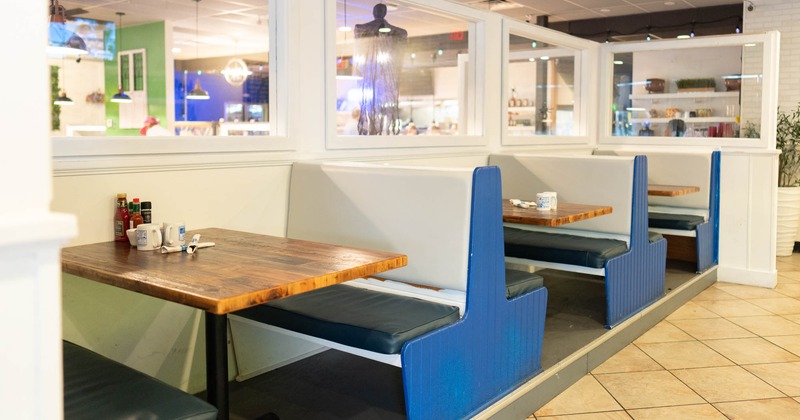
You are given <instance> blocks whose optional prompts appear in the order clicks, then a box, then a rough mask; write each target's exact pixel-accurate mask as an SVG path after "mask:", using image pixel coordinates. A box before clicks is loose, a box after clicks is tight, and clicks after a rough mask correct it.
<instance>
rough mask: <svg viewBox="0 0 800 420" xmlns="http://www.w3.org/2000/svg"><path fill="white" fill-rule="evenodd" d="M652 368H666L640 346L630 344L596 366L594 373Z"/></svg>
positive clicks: (647, 369) (637, 370) (649, 369)
mask: <svg viewBox="0 0 800 420" xmlns="http://www.w3.org/2000/svg"><path fill="white" fill-rule="evenodd" d="M651 370H664V368H663V367H662V366H661V365H659V364H658V363H656V362H655V361H654V360H653V359H651V358H650V356H648V355H647V354H645V353H644V352H643V351H641V350H640V349H639V348H638V347H636V346H634V345H633V344H629V345H627V346H625V348H623V349H622V350H620V351H618V352H617V354H615V355H613V356H611V357H610V358H609V359H608V360H606V361H605V362H603V364H601V365H600V366H598V367H596V368H595V369H594V370H593V371H592V373H595V374H596V373H620V372H646V371H651Z"/></svg>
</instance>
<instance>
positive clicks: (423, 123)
mask: <svg viewBox="0 0 800 420" xmlns="http://www.w3.org/2000/svg"><path fill="white" fill-rule="evenodd" d="M336 12H337V13H336V19H337V22H336V23H337V29H338V30H337V36H336V38H337V42H336V63H335V66H336V112H337V116H336V129H337V133H338V134H339V135H347V136H357V135H361V136H367V135H388V136H395V135H455V134H467V131H468V127H467V123H468V122H467V121H466V117H465V115H466V114H467V113H466V108H467V106H468V103H467V99H466V95H465V91H466V88H465V87H466V86H467V79H468V74H469V70H468V66H470V65H471V63H469V59H468V57H469V36H470V35H469V22H466V21H463V20H459V19H456V18H453V17H449V16H446V15H444V14H440V13H433V12H431V11H428V10H425V9H421V8H419V7H416V6H413V5H409V4H404V3H402V2H397V3H394V2H393V3H391V4H390V3H377V4H376V2H374V1H367V0H347V1H344V0H338V1H337V9H336Z"/></svg>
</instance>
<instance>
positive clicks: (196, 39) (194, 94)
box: [186, 0, 210, 99]
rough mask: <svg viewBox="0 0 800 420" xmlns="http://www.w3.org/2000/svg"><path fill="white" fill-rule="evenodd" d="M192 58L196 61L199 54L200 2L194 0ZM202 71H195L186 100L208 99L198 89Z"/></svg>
mask: <svg viewBox="0 0 800 420" xmlns="http://www.w3.org/2000/svg"><path fill="white" fill-rule="evenodd" d="M194 2H195V7H194V58H195V60H197V59H198V58H199V56H200V53H199V36H198V28H199V26H200V24H199V22H200V17H199V16H200V0H194ZM201 74H202V71H200V70H198V71H197V79H194V88H192V90H190V91H189V93H187V94H186V99H209V98H210V96H208V92H207V91H205V90H203V88H202V87H200V75H201Z"/></svg>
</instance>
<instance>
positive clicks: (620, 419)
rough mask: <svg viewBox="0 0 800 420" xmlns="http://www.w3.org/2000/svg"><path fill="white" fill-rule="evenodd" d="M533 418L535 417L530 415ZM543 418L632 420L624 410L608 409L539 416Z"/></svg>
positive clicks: (562, 419)
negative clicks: (598, 411) (595, 411)
mask: <svg viewBox="0 0 800 420" xmlns="http://www.w3.org/2000/svg"><path fill="white" fill-rule="evenodd" d="M528 418H530V419H532V418H533V417H528ZM537 418H538V419H543V420H630V419H631V416H629V415H628V414H627V413H626V412H624V411H606V412H604V413H588V414H567V415H564V416H539V417H537Z"/></svg>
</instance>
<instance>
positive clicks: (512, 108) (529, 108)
mask: <svg viewBox="0 0 800 420" xmlns="http://www.w3.org/2000/svg"><path fill="white" fill-rule="evenodd" d="M512 111H522V112H534V111H536V107H535V106H510V107H508V112H512Z"/></svg>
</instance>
